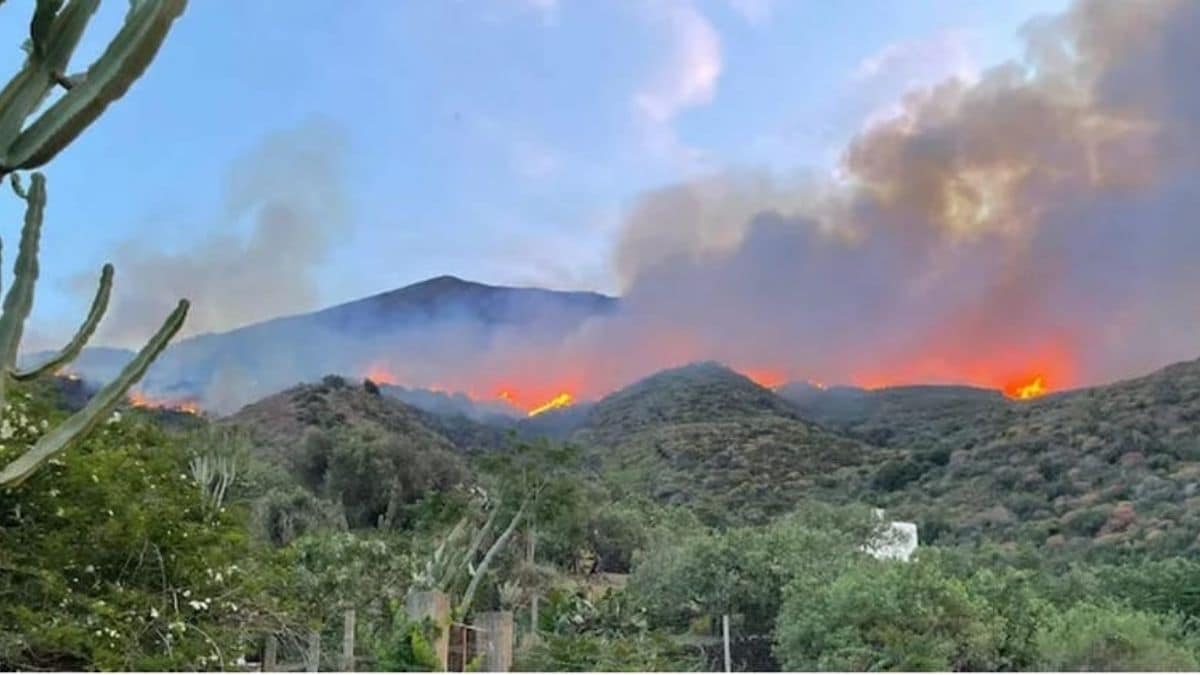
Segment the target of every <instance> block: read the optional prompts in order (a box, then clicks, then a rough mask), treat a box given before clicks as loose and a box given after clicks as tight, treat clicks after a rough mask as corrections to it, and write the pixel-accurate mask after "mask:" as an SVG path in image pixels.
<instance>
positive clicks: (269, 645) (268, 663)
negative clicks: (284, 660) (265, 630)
mask: <svg viewBox="0 0 1200 675" xmlns="http://www.w3.org/2000/svg"><path fill="white" fill-rule="evenodd" d="M278 652H279V639H278V638H276V637H275V635H274V634H271V635H268V636H267V640H266V644H265V645H263V660H262V671H263V672H264V673H277V672H279V666H277V665H276V662H277V660H278V658H279V657H278Z"/></svg>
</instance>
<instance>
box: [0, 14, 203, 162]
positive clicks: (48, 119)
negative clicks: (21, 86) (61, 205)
mask: <svg viewBox="0 0 1200 675" xmlns="http://www.w3.org/2000/svg"><path fill="white" fill-rule="evenodd" d="M186 4H187V0H146V1H144V2H140V3H137V4H135V5H133V6H131V8H130V12H129V15H128V16H127V17H126V20H125V24H124V25H123V26H122V27H121V30H120V31H118V33H117V35H116V37H115V38H113V41H112V42H111V43H110V44H109V46H108V48H107V49H106V50H105V51H104V53H103V54H102V55H101V56H100V58H99V59H97V60H96V62H95V63H93V64H92V66H91V67H90V68H88V71H87V76H86V77H85V78H84V80H83V81H82V82H79V83H78V84H76V85H75V86H72V87H71V89H70V90H69V91H67V93H66V94H64V95H63V96H62V97H61V98H59V99H58V100H57V101H55V102H54V104H53V105H52V106H50V108H49V109H48V110H46V112H45V113H43V114H42V115H41V116H40V117H38V119H37V121H35V122H34V123H33V124H32V125H30V126H29V127H28V128H27V129H25V130H24V131H22V132H21V134H20V135H19V136H17V138H16V140H15V141H13V143H12V145H11V146H9V148H8V153H7V157H6V158H5V168H7V169H9V170H11V169H14V168H29V167H34V166H40V165H41V164H44V163H45V162H47V161H49V160H50V158H52V157H54V155H56V154H57V153H58V152H59V151H60V150H62V149H63V147H64V146H66V145H67V144H68V143H70V142H71V141H72V140H74V139H75V137H76V136H78V135H79V133H80V132H82V131H83V130H84V129H85V128H86V127H87V126H88V125H89V124H91V123H92V122H93V121H94V120H95V119H96V118H97V117H99V116H100V114H101V113H102V112H104V109H105V108H107V107H108V104H110V103H112V102H113V101H115V100H117V99H118V98H120V97H121V96H123V95H124V94H125V92H126V90H128V89H129V87H130V85H132V84H133V81H134V80H136V79H137V78H138V77H140V76H141V74H142V73H143V72H144V71H145V70H146V66H148V65H149V64H150V61H151V59H153V58H154V55H155V54H156V53H157V52H158V48H159V47H160V46H161V45H162V42H163V40H164V39H165V38H166V36H167V31H168V30H169V29H170V27H171V24H172V23H173V22H174V21H175V19H176V18H177V17H178V16H179V15H180V14H181V13H183V9H184V7H185V5H186ZM2 138H3V137H2V136H0V139H2Z"/></svg>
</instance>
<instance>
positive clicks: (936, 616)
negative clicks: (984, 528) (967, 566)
mask: <svg viewBox="0 0 1200 675" xmlns="http://www.w3.org/2000/svg"><path fill="white" fill-rule="evenodd" d="M1004 628H1005V624H1004V621H1003V620H1002V619H1001V618H1000V616H999V615H998V614H997V613H995V612H994V611H993V610H992V609H991V608H990V607H989V606H988V604H987V601H986V599H985V598H984V597H982V596H981V595H980V594H979V593H976V592H972V589H971V588H970V586H969V585H968V584H966V583H964V582H963V581H960V580H958V579H955V578H953V577H951V576H949V575H947V574H946V573H944V572H943V571H942V570H941V569H940V568H939V566H938V565H937V564H936V563H934V562H928V561H925V560H923V559H922V560H918V561H917V562H914V563H896V562H887V561H875V560H862V561H860V562H859V563H858V564H856V565H853V566H851V567H849V568H848V569H847V570H846V571H845V572H844V573H843V574H841V575H840V576H838V577H837V578H836V579H835V580H834V581H833V582H832V583H816V584H814V583H811V582H810V581H809V580H807V579H799V580H797V581H795V582H793V583H791V584H789V585H788V587H787V589H786V590H785V599H784V603H783V608H782V609H781V611H780V616H779V625H778V628H777V630H776V654H777V656H778V657H779V659H780V661H781V663H782V664H783V666H784V667H785V668H786V669H788V670H908V671H912V670H994V669H997V668H999V667H1001V666H1002V665H1004V659H1003V649H1004V640H1003V632H1004Z"/></svg>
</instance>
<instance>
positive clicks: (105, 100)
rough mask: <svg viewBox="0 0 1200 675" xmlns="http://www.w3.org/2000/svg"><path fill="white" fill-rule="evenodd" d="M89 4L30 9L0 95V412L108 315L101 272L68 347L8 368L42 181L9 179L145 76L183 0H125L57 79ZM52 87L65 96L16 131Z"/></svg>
mask: <svg viewBox="0 0 1200 675" xmlns="http://www.w3.org/2000/svg"><path fill="white" fill-rule="evenodd" d="M2 2H3V0H0V3H2ZM99 5H100V0H37V5H36V7H35V8H34V12H33V18H32V20H31V21H30V24H29V41H28V43H27V44H26V46H25V49H26V52H27V56H26V59H25V62H24V64H22V66H21V69H20V70H19V71H18V72H17V74H16V75H14V76H13V77H12V79H11V80H9V82H8V84H7V85H5V86H4V88H3V89H0V177H3V176H5V175H11V178H12V187H13V192H15V193H16V194H17V196H18V197H19V198H21V199H23V200H24V201H25V224H24V227H23V228H22V229H21V242H20V246H19V248H18V251H17V259H16V262H15V263H14V265H13V283H12V287H11V288H10V289H9V290H8V295H7V296H5V298H4V305H3V313H2V314H0V409H2V408H3V407H4V405H5V403H6V394H7V391H8V387H9V386H10V385H11V384H12V383H14V382H19V381H23V380H29V379H33V378H36V377H39V376H42V375H45V374H46V373H50V372H53V371H54V370H57V369H58V368H60V367H62V366H63V365H65V364H67V363H70V362H71V361H72V360H73V359H74V358H75V357H76V356H78V355H79V352H80V351H81V350H82V349H83V347H84V345H86V344H87V341H88V339H89V338H91V336H92V334H93V333H95V331H96V327H97V326H98V325H99V323H100V320H101V318H103V316H104V312H105V310H106V309H107V308H108V301H109V297H110V295H111V293H112V280H113V268H112V265H105V266H104V268H103V270H102V271H101V273H100V284H99V287H98V288H97V290H96V297H95V298H94V299H93V300H92V306H91V309H90V310H89V311H88V314H87V317H86V318H85V319H84V321H83V324H82V325H80V327H79V330H78V331H77V332H76V334H75V336H74V337H73V338H71V340H70V342H68V343H67V344H66V346H64V347H63V348H62V349H61V350H60V351H59V352H58V353H57V354H55V355H54V356H52V357H51V358H50V359H48V360H47V361H46V362H45V363H42V364H41V365H38V366H35V367H33V368H28V369H24V370H19V369H18V368H17V365H16V362H17V354H18V352H19V351H20V347H21V336H22V333H23V332H24V329H25V320H26V319H27V318H28V317H29V312H30V310H31V309H32V308H33V292H34V287H35V286H36V284H37V277H38V243H39V240H40V239H41V229H42V220H43V217H44V215H45V210H46V179H45V178H44V177H43V176H42V175H41V174H40V173H34V174H33V175H32V177H31V180H30V185H29V187H28V188H26V187H25V186H24V185H22V183H21V180H20V177H19V174H17V173H14V172H15V171H16V170H18V169H32V168H36V167H39V166H42V165H43V164H45V163H46V162H48V161H50V160H51V159H52V158H53V157H54V156H55V155H56V154H58V152H59V151H60V150H62V149H63V148H64V147H66V146H67V144H69V143H70V142H71V141H73V140H75V138H76V137H78V136H79V134H80V133H82V132H83V130H84V129H86V128H87V127H88V126H89V125H90V124H91V123H92V122H94V121H95V120H96V118H98V117H99V116H100V114H101V113H103V112H104V109H105V108H107V107H108V105H109V104H110V103H112V102H113V101H115V100H117V99H118V98H121V96H123V95H124V94H125V92H126V91H127V90H128V89H129V87H130V85H132V84H133V82H134V81H135V80H137V79H138V77H140V76H141V75H142V73H143V72H145V70H146V67H147V66H148V65H149V64H150V61H151V60H152V59H153V58H154V55H155V54H156V53H157V52H158V48H159V47H160V46H161V45H162V43H163V40H164V39H165V38H166V36H167V32H168V31H169V30H170V28H171V24H172V23H173V22H174V21H175V19H176V18H178V17H179V15H180V14H182V13H183V10H184V7H185V6H186V5H187V0H130V2H129V12H128V13H127V14H126V15H125V22H124V24H123V25H122V27H121V29H120V30H119V31H118V32H117V34H116V36H114V37H113V39H112V41H111V42H109V45H108V47H107V48H106V49H105V50H104V53H103V54H101V55H100V58H98V59H97V60H96V61H95V62H94V63H93V64H92V65H91V66H89V67H88V69H87V71H86V72H85V73H82V74H78V75H67V74H66V69H67V66H68V65H69V63H70V60H71V55H72V54H73V53H74V51H75V48H76V47H77V46H78V45H79V41H80V39H81V38H82V37H83V33H84V30H85V29H86V28H87V24H88V22H89V21H90V20H91V18H92V15H93V14H94V13H95V12H96V9H97V8H98V7H99ZM55 87H61V88H63V89H65V90H66V92H65V93H64V94H63V95H62V96H60V97H59V98H58V99H57V100H56V101H54V102H53V103H51V104H50V105H49V107H47V108H46V110H45V111H44V112H42V113H41V114H40V115H38V116H37V118H36V119H34V120H33V121H32V122H31V123H29V124H26V122H27V120H28V119H29V118H30V117H31V116H32V115H33V114H34V113H35V112H37V110H38V109H39V108H40V107H41V106H42V103H43V102H44V101H45V100H46V98H47V97H48V96H49V95H50V93H51V91H52V90H53V89H54V88H55ZM187 311H188V302H187V300H181V301H180V302H179V305H178V306H177V307H176V308H175V311H174V312H172V313H171V314H170V316H168V317H167V319H166V321H164V322H163V325H162V327H161V328H159V329H158V332H157V333H155V335H154V336H153V337H152V338H150V341H149V342H147V343H146V345H145V346H144V347H143V348H142V350H141V351H140V352H138V354H137V356H135V357H134V358H133V360H132V361H130V362H129V363H128V364H127V365H126V366H125V368H124V370H122V371H121V373H120V374H119V375H118V376H117V377H116V379H114V380H113V381H112V382H109V383H108V384H107V385H105V387H104V388H102V389H101V390H100V391H99V392H97V393H96V395H95V396H93V397H92V399H91V400H90V401H88V404H87V405H86V406H84V408H83V409H82V410H80V411H78V412H76V413H75V414H74V415H72V416H71V417H69V418H68V419H67V420H66V421H65V422H64V423H63V424H62V425H61V426H59V427H57V428H54V429H51V430H50V431H49V432H47V433H46V434H45V435H44V436H42V438H41V439H39V440H38V442H37V443H35V444H34V445H33V447H31V448H29V449H28V450H27V451H26V452H25V453H24V454H23V455H21V456H20V457H18V458H17V459H15V460H13V461H12V462H11V463H10V464H8V465H7V466H5V467H4V468H3V469H0V486H9V487H11V486H15V485H18V484H20V483H21V482H22V481H24V480H25V479H26V478H28V477H29V475H30V474H32V473H33V472H34V470H36V469H37V467H39V466H40V465H41V464H42V463H43V462H45V461H46V460H48V459H50V458H51V457H53V456H55V455H57V454H58V453H61V452H63V451H64V450H66V449H67V448H69V447H71V446H72V445H73V444H74V443H75V442H76V441H78V440H79V439H80V438H82V437H83V436H84V435H85V434H87V433H88V432H89V431H90V430H91V429H93V428H94V427H95V426H96V425H97V424H99V423H100V422H101V421H103V420H104V419H106V418H107V417H108V415H109V414H110V413H111V412H112V409H113V408H114V407H116V405H117V404H118V403H120V402H121V401H122V400H123V399H124V398H125V396H126V394H127V393H128V392H129V389H130V388H131V387H132V386H133V385H134V384H136V383H137V382H138V381H139V380H141V378H142V376H143V375H144V374H145V373H146V369H147V368H149V367H150V364H151V363H152V362H153V361H154V359H155V358H156V357H157V356H158V355H159V354H160V353H161V352H162V350H163V349H164V348H166V346H167V343H168V342H170V340H171V338H172V337H174V335H175V333H177V332H178V331H179V328H180V327H181V326H182V325H183V321H184V319H185V318H186V316H187Z"/></svg>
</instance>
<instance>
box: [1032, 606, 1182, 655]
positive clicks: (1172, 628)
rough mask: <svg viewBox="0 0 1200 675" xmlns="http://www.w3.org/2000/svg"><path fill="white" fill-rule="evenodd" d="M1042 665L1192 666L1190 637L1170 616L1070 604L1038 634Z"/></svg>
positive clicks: (1117, 608)
mask: <svg viewBox="0 0 1200 675" xmlns="http://www.w3.org/2000/svg"><path fill="white" fill-rule="evenodd" d="M1037 643H1038V649H1039V652H1040V658H1041V661H1040V663H1039V664H1038V665H1039V667H1040V668H1041V669H1043V670H1060V671H1061V670H1100V671H1112V670H1115V671H1147V670H1148V671H1154V670H1162V671H1174V670H1185V671H1186V670H1196V669H1197V668H1200V662H1198V661H1197V660H1196V650H1195V644H1194V640H1193V639H1191V638H1190V637H1188V636H1187V635H1185V633H1184V630H1183V627H1182V625H1181V623H1180V622H1179V621H1178V620H1177V619H1176V618H1174V617H1172V616H1164V615H1157V614H1151V613H1148V612H1143V611H1138V610H1131V609H1126V608H1122V607H1120V606H1116V605H1093V604H1081V605H1076V606H1075V607H1072V608H1070V609H1067V610H1066V611H1064V612H1062V613H1061V614H1058V615H1055V616H1053V617H1052V618H1051V619H1050V620H1049V621H1048V622H1047V624H1046V626H1045V628H1044V629H1043V630H1042V631H1041V632H1040V633H1039V634H1038V639H1037Z"/></svg>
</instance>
